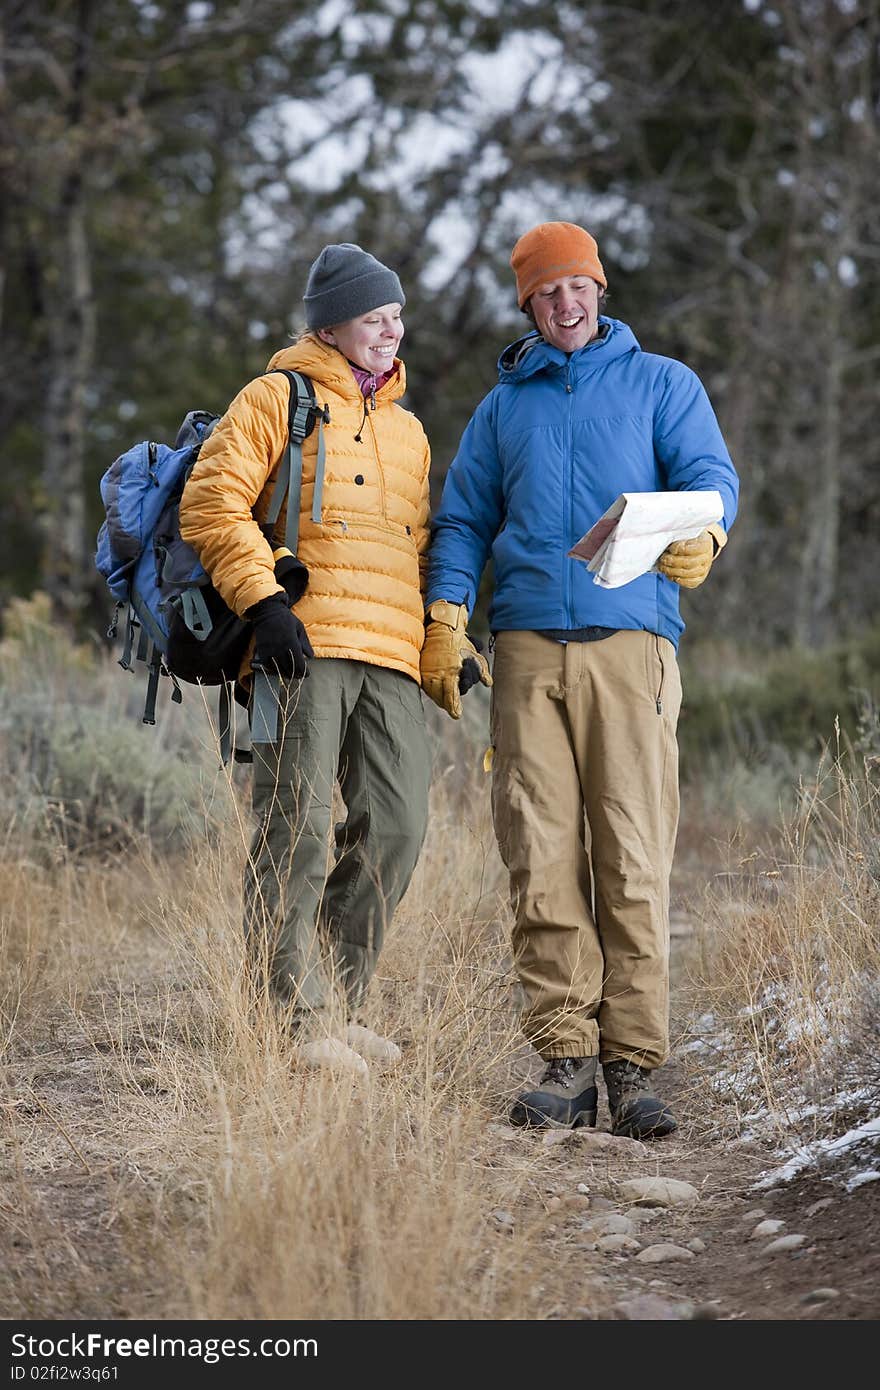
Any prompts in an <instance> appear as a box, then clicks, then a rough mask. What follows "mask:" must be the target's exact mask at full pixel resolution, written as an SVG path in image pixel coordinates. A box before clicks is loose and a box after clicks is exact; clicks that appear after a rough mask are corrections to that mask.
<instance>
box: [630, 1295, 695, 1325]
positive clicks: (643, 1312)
mask: <svg viewBox="0 0 880 1390" xmlns="http://www.w3.org/2000/svg"><path fill="white" fill-rule="evenodd" d="M614 1311H615V1312H616V1313H618V1314H619V1315H620V1317H621V1318H625V1319H628V1320H629V1321H630V1322H664V1321H665V1322H680V1321H683V1320H687V1319H689V1318H691V1317H692V1316H693V1313H692V1307H691V1304H689V1303H673V1302H672V1300H671V1299H668V1298H661V1297H660V1295H659V1294H656V1293H637V1294H634V1295H633V1297H632V1298H622V1299H621V1300H620V1302H619V1303H615V1305H614Z"/></svg>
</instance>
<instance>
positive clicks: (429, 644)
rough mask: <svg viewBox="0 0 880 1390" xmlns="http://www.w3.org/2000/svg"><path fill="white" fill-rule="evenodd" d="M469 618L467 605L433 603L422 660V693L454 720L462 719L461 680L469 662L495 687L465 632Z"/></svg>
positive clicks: (485, 682) (438, 601)
mask: <svg viewBox="0 0 880 1390" xmlns="http://www.w3.org/2000/svg"><path fill="white" fill-rule="evenodd" d="M467 618H468V613H467V608H466V607H465V605H464V604H463V603H447V601H446V599H443V598H439V599H437V600H436V602H434V603H432V604H431V607H430V608H429V609H428V612H427V614H426V627H425V642H424V646H423V647H422V656H421V671H422V689H423V690H424V692H425V694H426V695H428V696H430V698H431V699H432V700H433V701H434V704H435V705H439V706H440V708H441V709H445V710H446V713H447V714H450V715H451V716H452V718H453V719H460V718H461V690H460V687H459V680H460V677H461V668H462V666H463V665H464V663H465V661H469V662H475V663H476V666H477V669H478V671H479V679H480V681H481V683H482V684H483V685H491V684H492V677H491V676H490V674H489V666H488V663H487V661H486V658H485V657H484V656H483V655H482V653H481V652H478V651H477V649H476V647H475V646H474V644H473V642H471V640H470V638H469V637H468V635H467V632H466V630H465V629H466V628H467ZM467 688H468V689H469V688H470V686H468V687H467Z"/></svg>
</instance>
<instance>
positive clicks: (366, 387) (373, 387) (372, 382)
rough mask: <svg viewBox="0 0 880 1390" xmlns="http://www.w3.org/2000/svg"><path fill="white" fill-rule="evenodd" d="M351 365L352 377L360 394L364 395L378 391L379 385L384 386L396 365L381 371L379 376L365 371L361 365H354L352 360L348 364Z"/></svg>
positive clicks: (394, 370) (395, 369)
mask: <svg viewBox="0 0 880 1390" xmlns="http://www.w3.org/2000/svg"><path fill="white" fill-rule="evenodd" d="M348 365H349V366H350V367H351V370H352V373H353V375H354V379H355V381H356V382H357V384H358V386H359V387H360V388H361V395H362V396H364V397H366V396H369V395H370V393H371V392H373V391H378V390H379V388H380V386H384V385H385V383H386V381H388V380H389V378H390V377H392V376H394V373H395V372H396V371H397V368H396V367H391V368H389V370H388V371H387V372H381V373H380V375H379V376H374V374H373V373H372V372H367V371H365V370H364V368H363V367H356V366H355V365H354V363H353V362H349V364H348Z"/></svg>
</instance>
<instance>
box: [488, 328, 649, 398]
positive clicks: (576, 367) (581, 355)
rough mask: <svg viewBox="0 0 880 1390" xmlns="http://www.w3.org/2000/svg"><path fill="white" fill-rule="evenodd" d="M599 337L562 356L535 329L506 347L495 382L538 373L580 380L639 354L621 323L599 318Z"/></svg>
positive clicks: (631, 333) (516, 380)
mask: <svg viewBox="0 0 880 1390" xmlns="http://www.w3.org/2000/svg"><path fill="white" fill-rule="evenodd" d="M599 329H600V332H602V330H603V329H604V332H603V333H602V336H601V337H599V338H594V339H593V341H592V342H591V343H587V345H586V347H582V348H579V349H578V351H577V352H572V353H567V352H563V351H562V349H561V348H555V347H552V346H551V345H550V343H547V342H545V341H544V339H543V338H542V337H541V335H540V333H539V332H538V330H537V329H533V330H532V332H531V333H526V334H525V336H524V337H522V338H518V339H517V341H516V342H515V343H511V344H510V346H509V347H506V348H505V349H504V351H503V352H502V354H501V357H500V358H499V360H498V379H499V381H503V382H507V383H511V384H512V383H515V382H519V381H527V380H528V379H529V377H533V376H537V374H538V373H539V372H550V373H552V372H564V371H566V370H567V369H568V370H570V371H571V373H572V374H573V375H574V377H575V378H576V379H577V378H578V377H581V376H583V375H584V374H585V373H586V372H590V371H592V370H593V369H594V368H595V367H598V366H601V365H604V363H606V362H608V361H610V360H611V358H612V357H621V356H623V354H624V353H627V352H637V351H639V344H638V342H637V341H636V337H635V334H634V333H633V331H632V329H631V328H630V327H629V326H628V325H627V324H625V323H622V322H621V320H620V319H609V318H606V317H605V316H604V315H600V317H599Z"/></svg>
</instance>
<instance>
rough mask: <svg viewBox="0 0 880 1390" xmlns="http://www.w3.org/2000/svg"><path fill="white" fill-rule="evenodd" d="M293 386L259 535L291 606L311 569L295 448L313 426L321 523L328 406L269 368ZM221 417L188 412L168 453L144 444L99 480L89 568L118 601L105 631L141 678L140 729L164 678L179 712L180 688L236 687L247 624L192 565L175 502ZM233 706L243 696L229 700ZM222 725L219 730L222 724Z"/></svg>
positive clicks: (305, 385)
mask: <svg viewBox="0 0 880 1390" xmlns="http://www.w3.org/2000/svg"><path fill="white" fill-rule="evenodd" d="M275 370H277V371H280V372H281V374H282V375H283V376H286V377H287V379H288V381H289V383H290V406H289V410H288V427H289V442H288V448H287V451H286V453H285V457H284V459H283V461H282V464H281V467H280V468H279V470H278V479H277V482H276V485H275V489H274V492H273V494H272V500H271V503H270V506H269V511H268V513H267V516H266V521H265V523H264V524H263V526H262V530H263V534H264V535H265V536H266V539H267V540H268V541H269V544H270V545H271V546H272V548H273V552H274V554H275V560H276V563H275V575H276V578H277V579H278V582H279V584H281V585H282V586H283V587H284V588H285V589H287V592H288V594H289V595H290V601H291V603H296V601H297V599H299V598H301V597H302V595H303V593H304V592H305V588H306V585H307V583H308V570H307V569H306V567H305V565H303V564H302V562H301V561H299V560H297V559H296V547H297V541H298V533H299V497H300V490H301V484H302V445H303V441H304V440H305V439H307V438H308V436H309V435H310V434H311V433H312V430H313V429H314V428H315V424H316V423H317V424H318V426H319V434H318V459H317V465H316V473H315V506H314V507H313V511H314V510H315V509H318V512H319V518H320V494H321V490H322V483H323V475H324V436H323V425H324V424H326V423H329V419H330V413H329V411H328V409H327V407H326V406H323V407H322V406H319V405H318V403H317V401H316V399H315V392H314V387H313V386H312V383H311V381H309V379H308V377H306V376H303V375H302V374H301V373H299V372H288V371H284V370H283V369H282V368H276V369H275ZM219 418H220V417H219V416H218V415H209V414H207V413H206V412H205V411H201V410H193V411H190V413H189V414H188V415H187V416H186V418H185V419H184V421H183V424H182V425H181V427H180V429H179V431H178V433H177V438H176V439H175V441H174V444H173V445H168V444H157V443H154V442H153V441H151V440H143V441H141V442H140V443H139V444H134V445H132V447H131V448H130V449H128V450H127V451H126V453H124V454H121V455H120V456H119V458H118V459H116V460H115V462H114V463H112V464H111V465H110V467H109V468H108V469H107V472H106V473H105V474H104V476H103V478H102V479H101V500H102V501H103V503H104V509H105V516H106V519H105V520H104V522H103V524H102V526H101V529H100V531H99V532H98V542H97V551H96V554H95V565H96V566H97V569H98V571H99V573H101V574H102V575H103V576H104V578H105V579H106V581H107V587H108V588H109V590H110V593H111V594H112V596H113V598H114V599H115V600H116V608H115V610H114V613H113V618H112V621H111V624H110V628H109V630H108V633H107V635H108V637H110V638H111V639H112V638H115V637H116V635H117V632H118V628H119V620H120V616H121V615H122V614H123V612H124V613H125V617H124V644H123V653H122V656H121V658H120V661H119V664H120V666H122V668H123V669H124V670H126V671H130V670H132V669H133V667H132V659H133V657H134V659H135V660H138V661H142V662H144V663H145V664H146V666H147V669H148V673H149V674H148V680H147V696H146V702H145V704H144V714H143V722H144V723H145V724H155V722H156V693H157V690H158V685H159V677H160V676H169V677H170V678H171V683H172V686H173V690H172V694H171V698H172V700H174V701H175V703H178V704H179V703H180V700H181V698H182V696H181V691H180V686H179V684H178V682H179V681H186V682H190V683H194V684H202V685H222V686H224V688H226V687H227V683H233V684H234V683H235V682H236V680H237V677H238V671H239V666H240V664H241V660H242V657H243V656H244V652H245V648H246V647H247V644H248V641H249V639H250V635H251V624H250V623H249V622H248V621H247V620H246V619H244V618H239V617H237V616H236V614H235V613H233V612H232V610H231V609H230V608H229V607H228V606H227V605H226V603H225V602H224V601H223V599H222V598H221V597H220V595H219V593H218V592H217V590H216V589H215V588H214V585H213V584H212V583H211V579H210V576H209V575H208V574H207V573H206V572H205V570H204V568H203V567H202V565H201V563H200V562H199V559H198V556H197V555H196V553H195V551H194V550H193V549H192V547H191V546H190V545H188V544H187V543H186V541H184V540H183V538H182V537H181V534H180V518H179V509H180V498H181V494H182V492H183V488H184V485H185V483H186V480H187V478H188V477H189V475H190V473H191V471H192V468H193V464H194V463H195V461H196V459H197V458H198V456H199V450H200V449H201V447H202V444H203V443H204V442H205V440H206V439H207V438H208V435H209V434H210V433H211V430H212V429H213V428H214V426H215V425H216V423H217V421H218V420H219ZM285 496H289V500H288V506H287V525H286V528H285V535H284V544H283V546H278V545H277V544H276V541H275V538H274V529H275V523H276V522H277V520H278V516H279V514H280V511H281V506H282V504H283V502H284V498H285ZM236 694H237V696H238V698H240V699H241V698H243V694H242V692H241V691H240V690H239V691H236ZM221 722H222V721H221Z"/></svg>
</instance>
